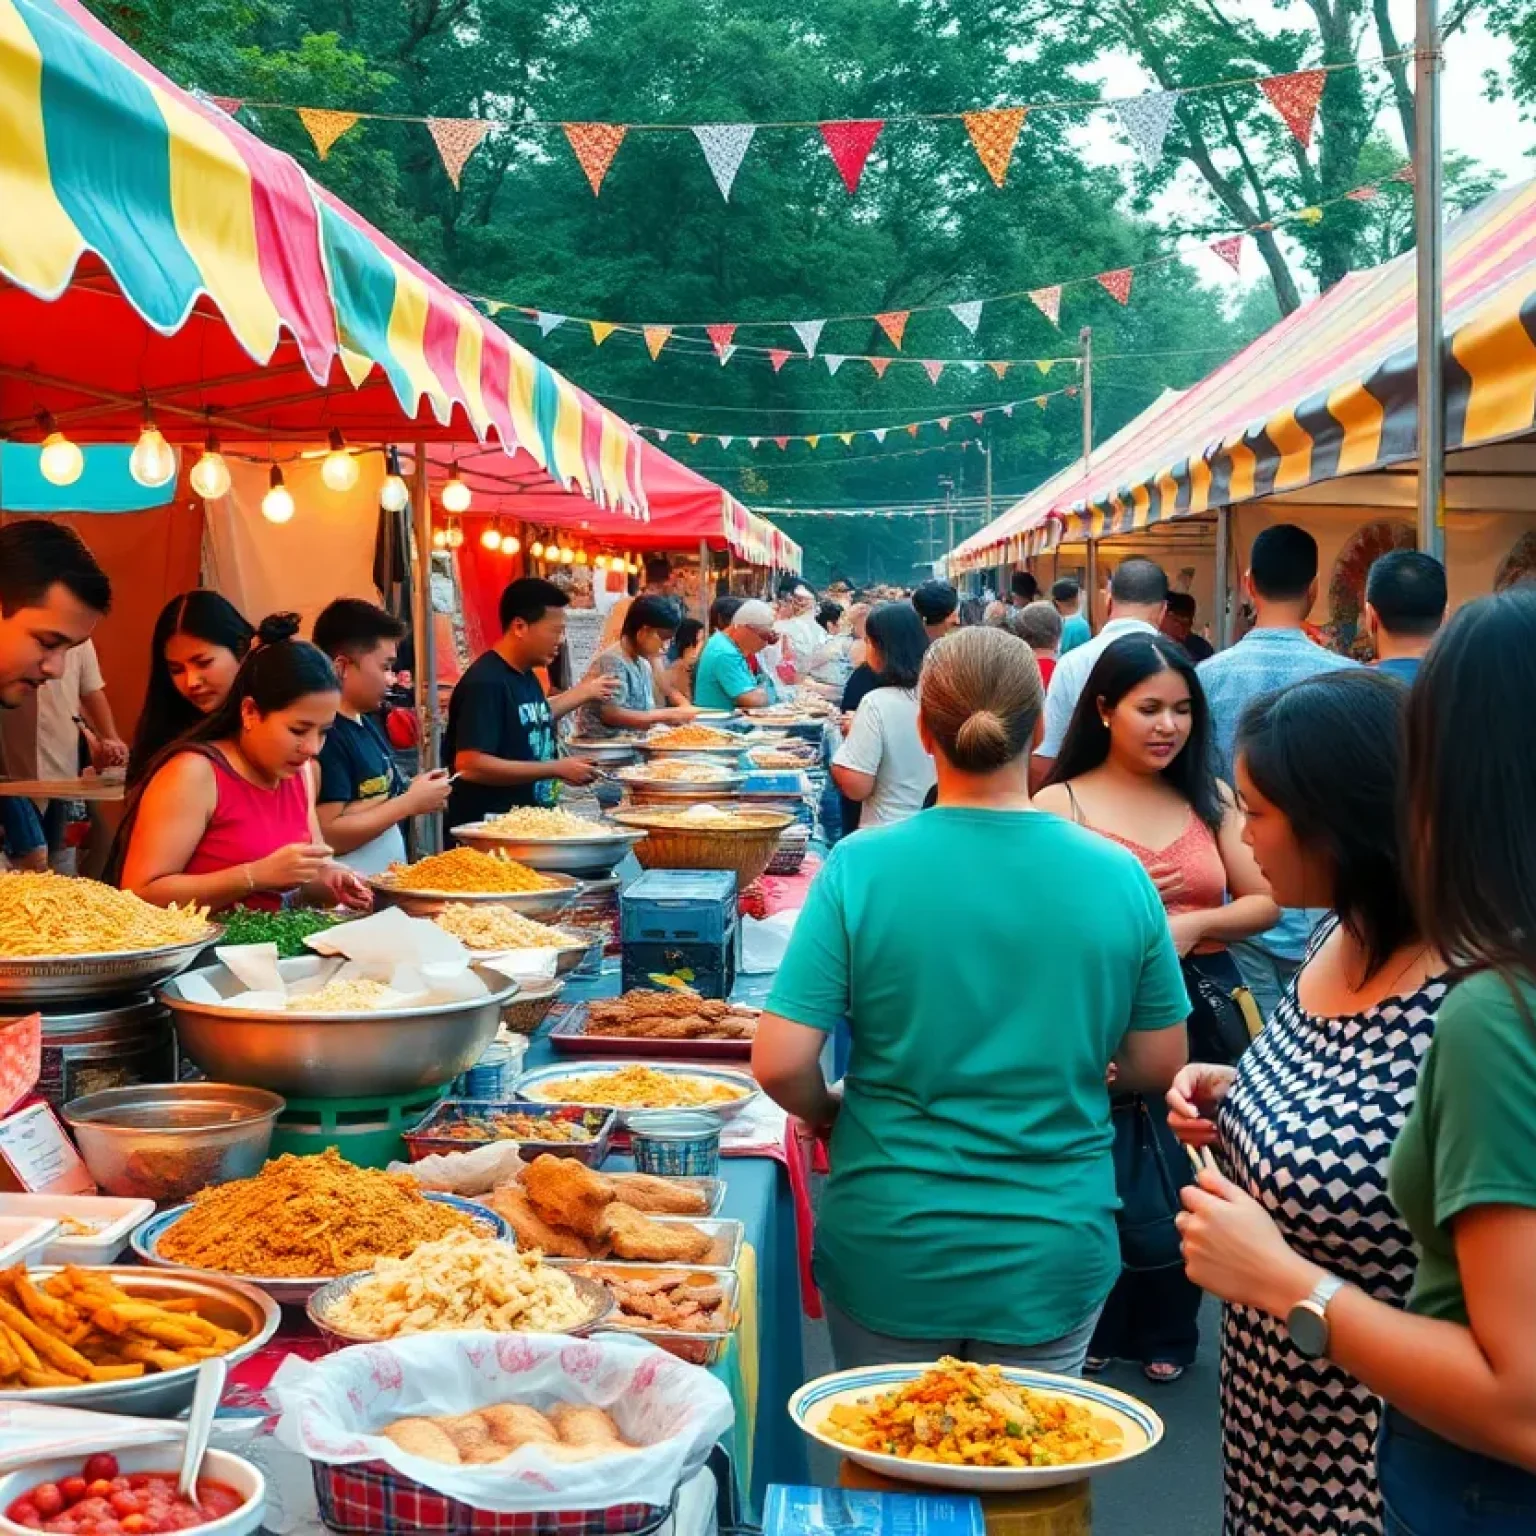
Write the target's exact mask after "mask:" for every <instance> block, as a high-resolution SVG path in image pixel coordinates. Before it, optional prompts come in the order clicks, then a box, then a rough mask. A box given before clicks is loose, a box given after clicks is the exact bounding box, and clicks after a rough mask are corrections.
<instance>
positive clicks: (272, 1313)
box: [0, 1264, 282, 1419]
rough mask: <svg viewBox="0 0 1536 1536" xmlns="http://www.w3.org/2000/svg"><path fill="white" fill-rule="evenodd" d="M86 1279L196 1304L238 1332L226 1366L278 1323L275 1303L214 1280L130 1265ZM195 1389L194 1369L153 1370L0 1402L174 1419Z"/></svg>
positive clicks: (51, 1271)
mask: <svg viewBox="0 0 1536 1536" xmlns="http://www.w3.org/2000/svg"><path fill="white" fill-rule="evenodd" d="M58 1272H59V1271H58V1269H57V1268H56V1267H53V1268H44V1269H34V1270H33V1271H32V1278H33V1279H34V1280H37V1281H42V1280H46V1279H47V1278H48V1277H49V1276H50V1275H55V1274H57V1273H58ZM85 1273H86V1274H88V1275H104V1276H106V1278H107V1279H109V1280H110V1281H111V1282H112V1284H113V1285H115V1286H117V1287H118V1289H119V1290H122V1291H126V1292H127V1293H128V1294H129V1295H130V1296H140V1297H143V1298H144V1299H145V1300H147V1301H190V1300H195V1301H196V1302H197V1312H198V1315H199V1316H200V1317H205V1318H207V1320H208V1321H209V1322H210V1323H214V1324H216V1325H217V1326H218V1327H220V1328H228V1329H230V1330H231V1331H233V1332H236V1333H239V1334H240V1335H241V1337H242V1340H243V1342H242V1343H240V1344H239V1345H237V1346H236V1347H235V1348H234V1349H232V1350H231V1351H230V1352H229V1353H228V1354H227V1355H225V1356H224V1359H225V1360H226V1361H227V1362H228V1364H229V1365H230V1366H235V1365H238V1364H239V1363H240V1361H242V1360H245V1359H247V1358H249V1357H250V1356H251V1355H254V1354H255V1353H256V1351H257V1350H258V1349H260V1348H261V1347H262V1345H264V1344H265V1343H266V1342H267V1340H268V1339H270V1338H271V1337H272V1335H273V1334H274V1333H276V1332H277V1325H278V1323H279V1321H280V1320H281V1318H282V1313H281V1312H280V1311H279V1309H278V1306H277V1303H276V1302H275V1301H273V1300H272V1298H271V1297H270V1296H264V1295H263V1294H262V1293H261V1292H260V1291H258V1290H257V1289H256V1287H255V1286H252V1285H242V1284H241V1283H240V1282H239V1281H238V1280H225V1279H222V1278H220V1277H218V1276H216V1275H206V1274H197V1275H193V1274H175V1273H172V1272H170V1271H164V1270H152V1269H142V1268H140V1267H139V1266H138V1265H136V1264H130V1265H107V1266H104V1267H102V1268H93V1269H87V1270H86V1271H85ZM196 1385H197V1366H196V1365H185V1366H182V1367H181V1368H180V1369H179V1370H174V1371H159V1372H156V1373H155V1374H153V1375H146V1376H139V1377H137V1378H135V1379H134V1380H132V1381H99V1382H83V1383H82V1384H81V1385H80V1386H78V1387H22V1388H17V1389H8V1390H0V1402H4V1401H8V1400H9V1401H22V1402H28V1403H54V1404H57V1405H58V1406H60V1407H64V1408H86V1409H90V1410H92V1411H93V1412H97V1413H129V1414H139V1415H141V1416H142V1417H144V1418H149V1419H174V1418H175V1417H176V1416H177V1415H178V1414H179V1413H181V1411H182V1410H183V1409H184V1408H186V1407H187V1405H188V1404H189V1403H190V1402H191V1401H192V1389H193V1388H194V1387H195V1386H196Z"/></svg>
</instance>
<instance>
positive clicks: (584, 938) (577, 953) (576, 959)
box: [469, 925, 603, 978]
mask: <svg viewBox="0 0 1536 1536" xmlns="http://www.w3.org/2000/svg"><path fill="white" fill-rule="evenodd" d="M562 926H563V925H562ZM564 931H565V932H566V933H569V934H572V935H573V936H574V937H575V939H576V942H575V943H574V944H562V945H560V947H559V948H558V949H556V950H555V952H554V953H555V975H556V977H557V978H558V977H561V976H569V975H570V974H571V972H572V971H574V970H575V969H576V967H577V966H579V965H580V964H581V962H582V961H583V960H585V959H586V958H587V956H588V955H590V954H591V953H592V946H593V945H594V944H601V943H602V942H603V935H602V934H601V933H599V932H598V931H597V930H596V929H595V928H570V927H565V928H564ZM469 953H470V956H471V957H472V958H473V959H474V960H476V961H477V962H479V961H486V960H490V959H492V958H494V957H495V956H496V955H504V954H506V953H507V951H506V950H504V949H472V950H470V952H469Z"/></svg>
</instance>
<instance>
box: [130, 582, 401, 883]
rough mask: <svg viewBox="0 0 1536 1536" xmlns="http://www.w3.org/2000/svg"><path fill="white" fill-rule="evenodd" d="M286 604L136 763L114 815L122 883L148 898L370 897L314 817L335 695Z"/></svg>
mask: <svg viewBox="0 0 1536 1536" xmlns="http://www.w3.org/2000/svg"><path fill="white" fill-rule="evenodd" d="M298 630H299V618H298V615H297V614H292V613H283V614H274V615H272V616H271V617H270V618H266V619H263V620H262V622H261V625H260V627H259V628H258V630H257V631H256V642H255V646H254V647H253V649H252V650H251V652H250V654H249V655H247V657H246V658H245V660H244V661H243V662H242V663H241V664H240V670H239V672H238V673H237V674H236V675H235V679H234V682H233V684H232V686H231V688H230V690H229V693H228V696H227V697H226V698H225V699H224V701H223V703H222V704H220V705H219V707H218V708H217V709H216V710H214V711H213V713H211V714H210V715H209V716H208V717H207V718H206V719H205V720H204V721H203V723H202V724H201V725H200V726H198V727H196V728H195V729H194V730H192V731H191V732H189V733H188V734H187V735H186V736H184V737H182V738H181V739H179V740H177V741H173V742H172V743H171V744H170V745H169V746H168V747H165V748H164V749H163V750H162V751H161V752H160V753H159V754H158V755H157V756H156V757H155V759H153V760H152V761H151V762H150V763H148V764H147V765H146V767H145V771H144V779H143V783H142V785H141V787H140V788H139V789H138V790H137V791H136V792H135V794H134V796H133V800H132V804H131V805H130V807H129V811H128V817H127V819H126V820H125V822H124V824H123V830H122V834H121V836H120V840H119V846H120V847H122V848H123V849H125V850H126V851H125V853H124V857H123V864H122V872H121V879H120V881H119V883H120V884H121V885H122V887H123V889H124V890H129V891H132V892H134V894H135V895H138V896H141V897H142V898H143V899H144V900H145V901H151V902H154V903H155V905H157V906H162V907H163V906H169V905H170V904H171V903H172V902H176V903H178V904H180V905H183V906H185V905H188V904H193V903H195V904H197V905H201V906H206V907H211V908H213V909H214V910H215V911H217V910H220V909H222V908H224V907H232V906H235V905H236V904H240V905H244V906H250V907H260V908H265V909H268V910H271V909H275V908H277V907H280V906H282V905H284V904H286V903H287V902H289V901H291V900H294V899H303V900H305V901H308V902H311V903H314V904H317V905H330V904H333V903H336V902H341V903H342V904H344V905H346V906H349V907H358V908H365V907H368V906H369V905H371V901H372V898H371V894H370V892H369V890H368V887H367V886H366V885H364V884H363V883H362V882H361V881H360V880H359V879H358V878H357V877H356V876H355V875H354V874H352V873H351V872H350V871H349V870H346V869H344V868H342V867H341V866H340V865H338V864H335V863H334V862H332V859H331V850H330V849H329V848H328V847H326V845H325V842H324V840H323V838H322V837H321V835H320V828H319V824H318V822H317V821H316V819H315V790H316V787H317V781H318V773H317V771H316V766H315V760H316V759H317V758H318V757H319V755H320V748H321V747H322V746H323V745H324V743H325V735H326V732H327V731H328V730H329V729H330V728H331V722H332V721H333V720H334V719H335V718H336V709H337V706H338V705H339V703H340V702H341V692H340V686H339V684H338V683H337V681H336V673H335V670H334V669H333V668H332V666H331V663H330V661H329V659H328V658H327V657H326V656H325V654H324V652H322V651H320V650H318V649H317V648H316V647H315V646H313V645H310V644H309V643H308V642H307V641H304V640H298V639H295V638H294V637H295V636H296V635H297V634H298Z"/></svg>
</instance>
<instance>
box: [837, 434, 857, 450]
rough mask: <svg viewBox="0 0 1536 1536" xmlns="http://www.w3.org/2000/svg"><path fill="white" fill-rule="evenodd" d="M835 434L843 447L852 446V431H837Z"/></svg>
mask: <svg viewBox="0 0 1536 1536" xmlns="http://www.w3.org/2000/svg"><path fill="white" fill-rule="evenodd" d="M837 435H838V438H839V440H840V441H841V442H842V444H843V446H844V447H847V448H851V447H852V446H853V433H852V432H839V433H838V434H837Z"/></svg>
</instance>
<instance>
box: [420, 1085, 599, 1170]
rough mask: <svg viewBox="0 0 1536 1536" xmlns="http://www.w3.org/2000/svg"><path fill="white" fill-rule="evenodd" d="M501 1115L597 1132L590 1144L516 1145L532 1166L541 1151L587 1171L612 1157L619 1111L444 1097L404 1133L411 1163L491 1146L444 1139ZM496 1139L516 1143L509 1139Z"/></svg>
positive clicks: (580, 1106)
mask: <svg viewBox="0 0 1536 1536" xmlns="http://www.w3.org/2000/svg"><path fill="white" fill-rule="evenodd" d="M497 1111H501V1112H503V1113H508V1114H526V1115H534V1116H536V1117H537V1118H539V1119H541V1120H579V1121H581V1122H582V1123H583V1124H584V1125H586V1127H587V1129H588V1130H590V1131H593V1132H594V1133H595V1134H594V1137H593V1139H592V1140H591V1141H515V1142H513V1144H514V1145H515V1146H516V1147H517V1149H518V1151H519V1152H521V1153H522V1155H523V1157H524V1159H525V1160H527V1161H529V1162H531V1161H532V1160H533V1159H534V1158H536V1157H538V1156H539V1155H540V1154H541V1153H544V1152H550V1153H553V1154H554V1156H556V1157H569V1158H573V1159H574V1160H575V1161H576V1162H578V1163H585V1164H586V1166H587V1167H588V1168H601V1167H602V1165H603V1159H604V1158H606V1157H607V1156H608V1149H609V1148H610V1147H611V1146H612V1145H613V1133H614V1131H615V1129H616V1128H617V1126H618V1123H619V1117H618V1113H617V1112H616V1111H615V1110H611V1109H608V1110H604V1109H593V1108H592V1107H591V1106H589V1105H579V1104H525V1103H522V1102H520V1101H502V1100H492V1099H444V1100H443V1102H442V1103H441V1104H439V1105H438V1106H437V1108H436V1109H434V1110H433V1111H432V1112H431V1114H429V1115H428V1116H427V1117H426V1119H424V1120H423V1121H421V1123H420V1124H419V1125H417V1126H416V1127H415V1128H414V1129H412V1130H409V1131H407V1132H406V1133H405V1137H404V1140H405V1145H406V1150H407V1153H408V1155H409V1157H410V1160H411V1161H412V1162H413V1163H417V1162H420V1161H421V1159H422V1158H424V1157H429V1156H431V1155H432V1154H433V1153H436V1152H469V1151H472V1150H473V1149H474V1148H475V1147H484V1146H489V1145H490V1144H491V1142H490V1140H489V1139H486V1140H474V1141H464V1140H461V1139H459V1138H457V1137H453V1136H445V1135H442V1134H441V1132H442V1130H443V1128H444V1127H445V1126H449V1125H454V1124H457V1123H458V1122H459V1121H461V1120H469V1119H474V1118H475V1117H476V1116H480V1115H486V1114H493V1113H496V1112H497ZM494 1139H495V1140H496V1141H512V1138H511V1137H509V1136H500V1137H496V1138H494Z"/></svg>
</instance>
